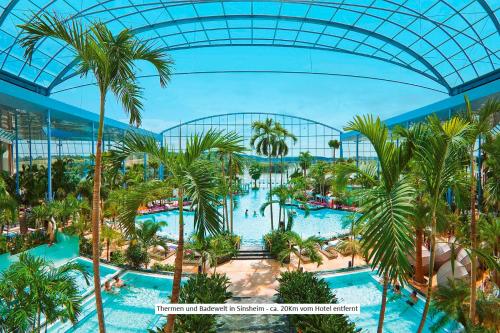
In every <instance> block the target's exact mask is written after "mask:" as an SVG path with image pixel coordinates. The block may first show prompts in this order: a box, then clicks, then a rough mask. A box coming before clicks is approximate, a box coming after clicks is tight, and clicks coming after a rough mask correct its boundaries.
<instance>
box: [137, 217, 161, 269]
mask: <svg viewBox="0 0 500 333" xmlns="http://www.w3.org/2000/svg"><path fill="white" fill-rule="evenodd" d="M166 225H167V222H164V221H161V222H154V221H151V220H146V221H142V222H140V223H138V224H137V225H136V227H135V235H134V239H135V240H137V241H138V242H139V244H140V245H141V246H142V247H143V248H144V249H145V250H146V252H147V251H148V250H149V249H150V248H151V247H153V246H157V245H161V246H162V247H163V248H164V249H166V248H167V246H166V243H165V242H164V240H163V239H162V238H161V237H160V236H158V231H160V230H161V228H163V227H165V226H166ZM146 268H148V267H147V264H146Z"/></svg>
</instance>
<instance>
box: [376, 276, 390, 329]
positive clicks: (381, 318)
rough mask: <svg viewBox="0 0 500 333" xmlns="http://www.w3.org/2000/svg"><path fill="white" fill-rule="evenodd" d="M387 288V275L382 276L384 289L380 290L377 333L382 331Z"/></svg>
mask: <svg viewBox="0 0 500 333" xmlns="http://www.w3.org/2000/svg"><path fill="white" fill-rule="evenodd" d="M388 287H389V276H388V275H387V274H385V275H384V287H383V289H382V305H381V306H380V314H379V316H378V327H377V333H382V332H383V329H384V317H385V308H386V305H387V289H388Z"/></svg>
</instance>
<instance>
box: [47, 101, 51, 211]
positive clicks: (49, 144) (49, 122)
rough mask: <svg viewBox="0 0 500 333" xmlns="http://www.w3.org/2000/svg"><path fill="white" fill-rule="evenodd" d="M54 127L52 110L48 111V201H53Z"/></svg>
mask: <svg viewBox="0 0 500 333" xmlns="http://www.w3.org/2000/svg"><path fill="white" fill-rule="evenodd" d="M51 127H52V125H51V120H50V109H48V110H47V200H48V201H52V152H51V145H52V139H51V136H52V128H51Z"/></svg>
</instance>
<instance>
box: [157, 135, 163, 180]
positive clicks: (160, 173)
mask: <svg viewBox="0 0 500 333" xmlns="http://www.w3.org/2000/svg"><path fill="white" fill-rule="evenodd" d="M160 147H161V148H163V135H162V136H161V139H160ZM163 173H164V171H163V164H160V167H159V168H158V178H160V180H163V177H164V174H163Z"/></svg>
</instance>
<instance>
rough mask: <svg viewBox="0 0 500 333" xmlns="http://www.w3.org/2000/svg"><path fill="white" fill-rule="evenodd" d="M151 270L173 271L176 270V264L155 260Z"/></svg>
mask: <svg viewBox="0 0 500 333" xmlns="http://www.w3.org/2000/svg"><path fill="white" fill-rule="evenodd" d="M151 270H152V271H155V272H173V271H174V270H175V266H174V265H171V264H160V263H158V262H155V263H154V264H153V265H152V266H151Z"/></svg>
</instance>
